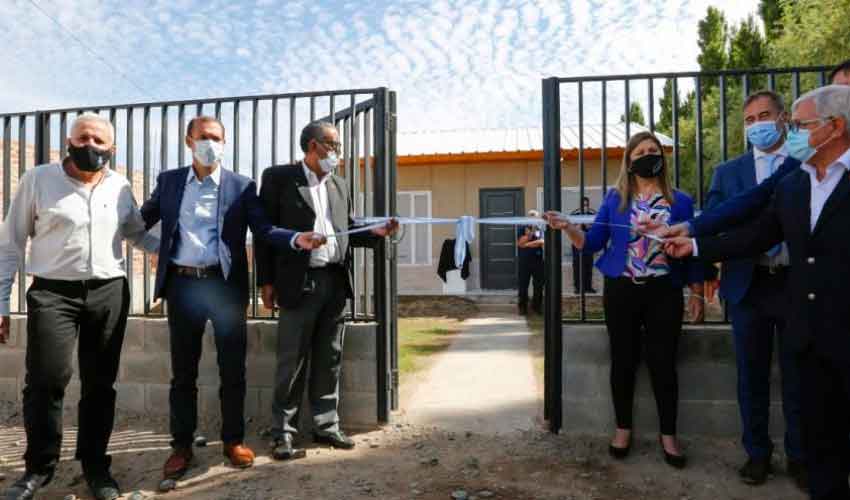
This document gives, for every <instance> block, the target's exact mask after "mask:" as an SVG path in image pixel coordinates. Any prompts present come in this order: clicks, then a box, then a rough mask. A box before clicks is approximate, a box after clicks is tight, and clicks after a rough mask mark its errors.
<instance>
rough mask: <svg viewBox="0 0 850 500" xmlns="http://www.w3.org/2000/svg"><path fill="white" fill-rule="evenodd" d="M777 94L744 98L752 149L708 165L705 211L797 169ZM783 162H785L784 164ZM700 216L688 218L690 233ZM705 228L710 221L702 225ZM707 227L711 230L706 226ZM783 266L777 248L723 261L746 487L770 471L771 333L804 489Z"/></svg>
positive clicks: (791, 449) (783, 250) (784, 253)
mask: <svg viewBox="0 0 850 500" xmlns="http://www.w3.org/2000/svg"><path fill="white" fill-rule="evenodd" d="M786 116H787V115H786V113H785V108H784V104H783V103H782V98H781V97H780V96H779V95H777V94H776V93H774V92H771V91H769V90H765V91H760V92H756V93H754V94H752V95H750V96H749V97H747V99H746V100H745V101H744V123H745V126H746V132H747V139H748V141H749V143H750V144H752V146H753V147H752V149H751V150H750V151H748V152H746V153H744V154H743V155H741V156H739V157H737V158H734V159H732V160H730V161H728V162H726V163H723V164H720V165H718V166H717V168H716V169H715V170H714V177H713V178H712V182H711V188H710V189H709V192H708V195H707V197H706V205H705V208H706V213H707V214H711V213H712V210H713V209H715V208H716V207H718V206H719V205H721V204H722V203H723V202H724V201H727V200H730V199H734V197H735V196H736V195H738V194H739V193H743V192H747V191H749V190H750V189H752V188H754V187H755V186H756V185H758V184H760V183H762V182H763V181H765V180H766V179H768V178H769V177H770V176H771V175H772V174H773V173H774V172H776V171H777V170H778V169H779V167H780V165H783V163H785V165H784V168H785V169H789V168H798V167H799V161H797V160H794V159H793V158H790V159H789V155H788V151H787V149H786V146H785V127H786V126H785V121H786V120H787V118H786ZM786 160H788V161H787V162H786ZM704 222H705V221H704V220H703V221H700V220H699V219H696V220H694V221H692V223H691V224H692V228H694V227H695V226H696V228H697V232H700V233H701V232H702V231H705V230H706V228H705V227H700V224H701V223H702V224H703V226H705V225H706V224H704ZM708 225H710V224H708ZM709 229H713V228H709ZM789 269H790V260H789V257H788V250H787V247H786V246H785V245H784V244H782V245H777V246H775V247H773V248H771V250H769V251H768V252H767V253H765V254H762V255H760V256H759V257H757V258H744V259H738V260H732V261H727V262H725V263H724V264H723V270H722V273H721V281H720V294H721V296H722V297H723V298H724V299H725V300H726V303H727V306H728V310H729V313H730V316H731V319H732V330H733V333H734V336H735V352H736V360H737V368H738V404H739V406H740V412H741V427H742V430H743V437H742V440H743V444H744V448H745V449H746V452H747V455H748V456H749V460H748V461H747V463H746V464H745V465H744V466H743V467H742V468H741V469H740V470H739V474H740V476H741V479H742V480H743V481H744V482H746V483H749V484H762V483H764V482H765V481H766V479H767V476H768V474H769V473H770V472H771V455H772V452H773V443H772V442H771V440H770V436H769V432H768V421H769V415H770V373H771V359H772V355H773V347H774V335H776V336H778V338H779V342H778V345H779V364H780V368H781V370H782V404H783V411H784V415H785V453H786V456H787V457H788V472H789V474H790V475H791V476H793V477H794V479H795V480H796V481H797V483H798V485H799V486H800V487H802V488H805V487H806V483H807V475H806V468H805V466H804V460H805V454H804V453H803V449H802V445H801V437H800V381H799V372H798V369H797V361H796V359H795V358H794V354H793V351H792V350H791V349H790V347H789V342H788V338H787V337H788V336H787V335H783V331H784V329H785V323H786V322H785V319H784V315H785V311H786V310H787V308H788V298H787V294H786V293H785V292H786V281H787V276H788V273H789Z"/></svg>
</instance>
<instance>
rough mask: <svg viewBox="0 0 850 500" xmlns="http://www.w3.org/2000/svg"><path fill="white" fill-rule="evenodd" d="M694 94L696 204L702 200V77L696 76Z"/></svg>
mask: <svg viewBox="0 0 850 500" xmlns="http://www.w3.org/2000/svg"><path fill="white" fill-rule="evenodd" d="M694 92H695V95H696V101H695V102H696V136H697V137H696V148H695V149H696V156H697V158H696V159H697V206H698V207H699V208H700V209H702V202H703V158H702V79H701V78H700V77H699V76H697V77H696V82H695V85H694Z"/></svg>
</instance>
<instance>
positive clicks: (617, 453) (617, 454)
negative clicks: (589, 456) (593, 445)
mask: <svg viewBox="0 0 850 500" xmlns="http://www.w3.org/2000/svg"><path fill="white" fill-rule="evenodd" d="M631 451H632V444H631V443H629V445H628V446H626V447H625V448H620V447H619V446H614V445H613V444H609V445H608V454H609V455H611V457H612V458H616V459H617V460H622V459H624V458H626V457H628V456H629V453H630V452H631Z"/></svg>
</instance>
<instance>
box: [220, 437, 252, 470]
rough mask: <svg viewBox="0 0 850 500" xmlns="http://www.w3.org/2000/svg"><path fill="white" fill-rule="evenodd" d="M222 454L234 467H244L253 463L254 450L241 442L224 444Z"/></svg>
mask: <svg viewBox="0 0 850 500" xmlns="http://www.w3.org/2000/svg"><path fill="white" fill-rule="evenodd" d="M224 456H225V457H227V458H229V459H230V463H231V464H233V466H234V467H239V468H241V469H244V468H246V467H250V466H252V465H254V452H253V451H251V448H248V447H247V446H245V445H244V444H242V443H233V444H226V445H224Z"/></svg>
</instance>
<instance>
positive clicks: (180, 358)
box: [165, 272, 248, 448]
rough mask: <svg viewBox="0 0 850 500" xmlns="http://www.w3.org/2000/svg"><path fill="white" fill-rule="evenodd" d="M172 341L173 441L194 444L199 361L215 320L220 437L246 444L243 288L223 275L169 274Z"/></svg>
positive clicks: (226, 441) (176, 444) (169, 314)
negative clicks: (206, 333)
mask: <svg viewBox="0 0 850 500" xmlns="http://www.w3.org/2000/svg"><path fill="white" fill-rule="evenodd" d="M165 297H166V300H167V301H168V329H169V335H170V339H171V372H172V379H171V389H170V391H169V395H168V396H169V397H168V399H169V405H170V406H171V418H170V427H171V436H172V438H173V441H172V443H171V445H172V446H174V447H181V448H185V447H189V446H191V445H192V441H193V440H194V435H195V430H196V429H197V426H198V385H197V381H198V362H199V361H200V359H201V352H202V349H203V342H202V341H203V336H204V327H205V326H206V324H207V320H209V321H210V322H212V326H213V332H214V335H215V347H216V355H217V361H218V370H219V377H220V378H221V386H220V387H219V392H218V395H219V400H220V402H221V440H222V441H223V442H224V443H225V444H234V443H241V442H242V441H243V439H244V437H245V392H246V382H245V355H246V349H247V339H248V330H247V329H248V326H247V304H246V303H245V300H244V299H243V298H242V295H241V294H240V290H239V289H238V288H236V287H234V286H232V285H228V284H227V282H226V281H225V280H224V278H222V277H220V276H217V277H208V278H201V279H198V278H189V277H184V276H178V275H176V273H173V272H170V275H169V277H168V285H167V288H166V290H165Z"/></svg>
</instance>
